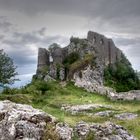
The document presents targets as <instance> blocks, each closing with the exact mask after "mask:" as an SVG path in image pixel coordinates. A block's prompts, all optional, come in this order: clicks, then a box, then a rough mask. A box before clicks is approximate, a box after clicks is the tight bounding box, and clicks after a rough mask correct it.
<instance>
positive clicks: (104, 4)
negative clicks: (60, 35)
mask: <svg viewBox="0 0 140 140" xmlns="http://www.w3.org/2000/svg"><path fill="white" fill-rule="evenodd" d="M139 5H140V1H139V0H20V1H19V0H1V1H0V7H1V8H6V9H12V10H18V11H22V12H25V13H28V14H33V13H34V14H36V13H40V12H44V11H47V12H48V11H51V12H61V13H65V14H67V13H71V14H76V13H78V14H80V13H81V14H82V15H85V14H86V15H94V16H97V15H98V16H99V15H100V16H104V17H105V18H110V17H114V15H115V16H117V17H120V16H127V15H128V16H130V15H133V16H139V13H140V10H139ZM75 12H76V13H75Z"/></svg>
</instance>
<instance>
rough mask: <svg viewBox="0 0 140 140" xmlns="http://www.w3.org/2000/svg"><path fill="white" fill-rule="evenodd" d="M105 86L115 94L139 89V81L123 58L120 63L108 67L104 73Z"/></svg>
mask: <svg viewBox="0 0 140 140" xmlns="http://www.w3.org/2000/svg"><path fill="white" fill-rule="evenodd" d="M104 78H105V85H106V86H111V87H113V88H115V89H116V91H117V92H122V91H129V90H136V89H140V81H139V78H138V76H137V74H136V73H135V71H134V70H133V68H132V66H131V64H130V63H129V61H128V60H127V59H126V58H125V57H124V56H123V57H122V59H121V61H118V62H116V63H115V64H114V65H109V66H108V67H107V68H106V69H105V71H104Z"/></svg>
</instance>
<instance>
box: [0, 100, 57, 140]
mask: <svg viewBox="0 0 140 140" xmlns="http://www.w3.org/2000/svg"><path fill="white" fill-rule="evenodd" d="M51 121H54V118H53V117H52V116H51V115H49V114H46V113H45V112H42V111H40V110H37V109H34V108H33V107H31V106H29V105H22V104H16V103H13V102H10V101H0V140H19V139H20V140H40V139H42V137H43V135H44V130H45V126H46V122H51Z"/></svg>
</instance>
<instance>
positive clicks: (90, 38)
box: [35, 31, 140, 101]
mask: <svg viewBox="0 0 140 140" xmlns="http://www.w3.org/2000/svg"><path fill="white" fill-rule="evenodd" d="M72 53H75V54H76V55H77V56H78V58H77V59H78V60H75V61H76V62H75V61H73V62H71V60H72V59H73V58H69V59H70V60H67V58H68V57H69V56H70V54H72ZM72 57H74V56H72ZM124 57H125V56H124V55H123V53H122V52H121V51H120V50H119V49H118V48H117V47H116V46H115V44H114V42H113V41H112V40H111V39H108V38H107V37H105V36H103V35H101V34H98V33H96V32H92V31H89V32H88V35H87V38H86V39H79V38H74V37H71V39H70V44H69V45H68V46H66V47H64V48H62V47H60V46H59V45H58V44H56V43H54V44H52V45H51V46H50V47H49V49H48V50H46V49H43V48H39V51H38V68H37V75H36V76H35V77H38V78H40V79H44V80H45V81H49V80H51V79H52V80H55V79H59V80H61V81H66V80H72V81H74V83H75V85H76V86H78V87H83V88H84V89H86V90H87V91H89V92H97V93H99V94H102V95H106V96H107V97H108V98H110V99H111V100H129V101H131V100H140V91H130V92H127V93H117V92H116V91H114V90H113V89H111V88H108V87H105V86H104V85H103V83H104V69H105V67H106V66H108V65H112V64H115V62H118V61H121V59H122V58H124ZM65 60H67V62H66V64H65V63H64V62H65ZM127 63H129V61H127ZM44 67H47V70H46V72H45V73H41V70H42V69H43V68H44Z"/></svg>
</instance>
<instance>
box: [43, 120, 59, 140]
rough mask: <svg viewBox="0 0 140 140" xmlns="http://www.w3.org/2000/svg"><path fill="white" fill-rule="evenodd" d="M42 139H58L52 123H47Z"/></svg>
mask: <svg viewBox="0 0 140 140" xmlns="http://www.w3.org/2000/svg"><path fill="white" fill-rule="evenodd" d="M44 140H60V137H59V135H58V134H57V132H56V131H55V124H52V123H48V124H47V126H46V131H45V135H44Z"/></svg>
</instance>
